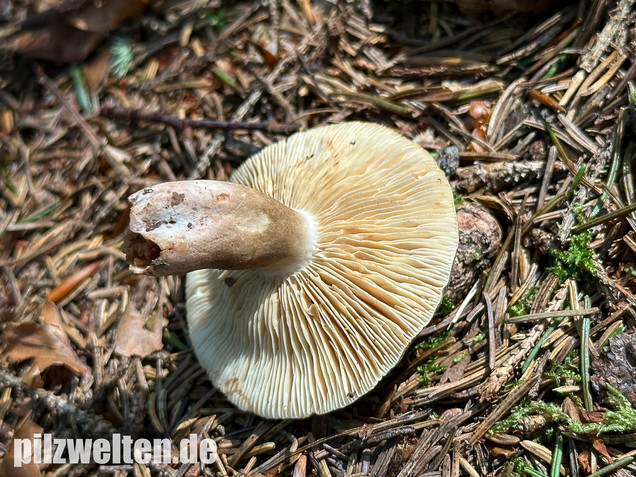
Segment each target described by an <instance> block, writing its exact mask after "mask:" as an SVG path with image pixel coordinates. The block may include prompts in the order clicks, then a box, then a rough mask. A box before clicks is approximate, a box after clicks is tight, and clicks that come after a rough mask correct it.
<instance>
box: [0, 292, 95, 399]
mask: <svg viewBox="0 0 636 477" xmlns="http://www.w3.org/2000/svg"><path fill="white" fill-rule="evenodd" d="M42 318H43V320H44V321H45V323H43V324H38V323H10V324H8V325H7V327H6V328H5V330H4V333H3V340H4V342H5V350H4V354H3V356H2V359H4V360H6V361H8V362H10V363H19V362H22V361H26V360H32V363H31V366H30V367H29V369H28V370H27V372H26V373H25V375H24V377H23V382H24V383H25V384H26V385H27V386H28V387H29V388H32V387H33V384H34V383H35V380H36V379H39V378H40V376H41V375H42V373H43V372H44V371H46V370H47V369H48V368H50V367H51V366H64V367H65V368H67V369H69V370H70V371H73V372H74V373H76V374H86V373H88V371H89V368H88V367H87V366H86V365H85V364H84V363H83V362H82V361H81V360H80V359H79V357H78V356H77V354H76V353H75V351H74V350H73V348H72V346H71V343H70V341H69V339H68V336H67V335H66V333H65V332H64V331H63V329H62V327H61V320H60V318H59V314H58V313H57V308H56V307H55V304H54V303H52V302H50V301H47V302H45V304H44V306H43V308H42Z"/></svg>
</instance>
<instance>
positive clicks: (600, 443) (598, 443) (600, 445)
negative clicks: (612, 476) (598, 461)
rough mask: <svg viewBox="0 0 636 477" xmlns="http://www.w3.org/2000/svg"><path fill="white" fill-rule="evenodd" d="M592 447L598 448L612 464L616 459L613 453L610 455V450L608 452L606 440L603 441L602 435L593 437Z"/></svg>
mask: <svg viewBox="0 0 636 477" xmlns="http://www.w3.org/2000/svg"><path fill="white" fill-rule="evenodd" d="M592 447H594V449H596V452H598V453H599V454H601V455H602V456H603V457H605V458H606V459H607V461H608V462H609V463H610V464H612V463H614V459H613V458H612V456H611V455H609V452H607V447H605V442H603V439H601V438H600V437H594V438H592Z"/></svg>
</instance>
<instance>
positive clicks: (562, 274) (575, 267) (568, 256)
mask: <svg viewBox="0 0 636 477" xmlns="http://www.w3.org/2000/svg"><path fill="white" fill-rule="evenodd" d="M591 241H592V234H591V233H590V231H589V230H585V231H584V232H581V233H579V234H573V235H572V236H571V237H570V242H569V243H568V249H567V250H565V251H563V250H555V251H554V257H555V259H556V262H555V264H554V265H552V266H551V267H548V268H547V269H548V270H549V271H550V272H552V273H554V274H555V275H556V276H557V277H558V278H559V280H560V281H561V282H564V281H565V280H566V279H568V278H570V277H578V278H581V279H582V280H583V281H584V282H586V283H591V282H592V275H593V274H594V251H592V250H591V249H590V242H591Z"/></svg>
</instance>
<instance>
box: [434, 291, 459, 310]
mask: <svg viewBox="0 0 636 477" xmlns="http://www.w3.org/2000/svg"><path fill="white" fill-rule="evenodd" d="M454 309H455V303H453V300H451V298H450V296H449V295H448V293H446V294H445V295H444V296H443V297H442V301H441V303H440V304H439V306H438V307H437V311H436V312H435V316H446V315H448V314H449V313H450V312H451V311H453V310H454Z"/></svg>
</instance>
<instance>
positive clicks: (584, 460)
mask: <svg viewBox="0 0 636 477" xmlns="http://www.w3.org/2000/svg"><path fill="white" fill-rule="evenodd" d="M578 461H579V465H580V466H581V469H583V472H585V473H586V474H589V473H590V472H591V470H592V464H591V463H590V451H582V452H581V453H580V454H579V457H578Z"/></svg>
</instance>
